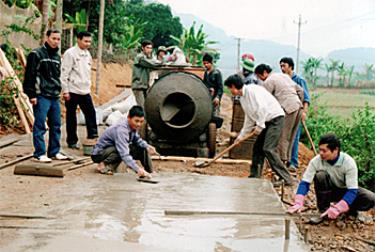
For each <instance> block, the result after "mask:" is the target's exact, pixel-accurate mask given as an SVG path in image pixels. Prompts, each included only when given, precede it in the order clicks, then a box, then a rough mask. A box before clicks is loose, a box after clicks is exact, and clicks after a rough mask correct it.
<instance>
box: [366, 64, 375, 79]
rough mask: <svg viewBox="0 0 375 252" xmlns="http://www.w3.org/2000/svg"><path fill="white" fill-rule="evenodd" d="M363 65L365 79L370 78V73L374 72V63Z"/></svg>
mask: <svg viewBox="0 0 375 252" xmlns="http://www.w3.org/2000/svg"><path fill="white" fill-rule="evenodd" d="M363 66H364V68H365V76H366V80H372V74H373V73H374V64H367V63H365V64H364V65H363Z"/></svg>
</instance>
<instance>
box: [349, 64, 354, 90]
mask: <svg viewBox="0 0 375 252" xmlns="http://www.w3.org/2000/svg"><path fill="white" fill-rule="evenodd" d="M353 72H354V66H353V65H352V66H351V67H349V68H348V69H347V74H348V79H347V81H348V87H351V86H352V84H351V82H352V77H353ZM353 86H355V84H354V85H353Z"/></svg>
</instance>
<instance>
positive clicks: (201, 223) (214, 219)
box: [0, 173, 308, 252]
mask: <svg viewBox="0 0 375 252" xmlns="http://www.w3.org/2000/svg"><path fill="white" fill-rule="evenodd" d="M155 178H156V179H157V180H159V181H160V182H159V184H146V183H140V182H137V181H136V178H135V176H134V174H116V175H114V176H104V175H97V176H92V178H91V179H93V180H95V182H93V183H92V185H91V187H89V188H87V186H86V187H85V186H82V188H80V185H79V184H73V185H72V187H71V188H70V190H69V194H66V195H64V196H62V198H64V201H63V202H64V204H60V205H58V206H55V207H53V209H50V210H49V212H48V214H49V215H53V216H55V217H56V219H53V220H36V221H33V222H32V223H33V224H32V227H33V228H28V229H20V230H19V234H20V235H19V237H18V238H17V239H16V240H15V241H13V242H12V243H11V244H10V245H9V246H7V247H6V248H1V247H0V251H7V252H8V251H167V252H168V251H205V252H206V251H256V250H258V251H293V252H294V251H307V250H308V247H307V246H305V245H304V244H303V242H302V241H300V239H299V238H298V237H297V230H296V227H295V225H294V224H293V223H292V225H291V236H290V240H289V241H286V240H285V239H284V219H283V218H282V217H278V216H276V217H272V216H260V215H249V216H246V215H225V216H217V215H215V216H206V215H199V216H165V215H164V210H197V211H204V210H207V211H232V212H234V211H237V212H259V213H261V212H267V213H269V212H274V213H284V211H285V210H284V209H283V207H282V204H281V203H280V200H279V199H278V197H277V195H276V193H275V192H274V190H273V188H272V185H271V184H270V183H269V182H268V181H265V180H261V179H247V178H246V179H241V178H231V177H220V176H204V175H197V174H189V173H178V174H176V173H160V174H156V175H155ZM67 197H68V198H67ZM30 214H31V213H30ZM29 226H30V225H29Z"/></svg>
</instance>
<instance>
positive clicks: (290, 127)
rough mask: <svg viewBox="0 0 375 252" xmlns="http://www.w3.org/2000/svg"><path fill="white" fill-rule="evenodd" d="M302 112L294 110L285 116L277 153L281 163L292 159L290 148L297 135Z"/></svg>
mask: <svg viewBox="0 0 375 252" xmlns="http://www.w3.org/2000/svg"><path fill="white" fill-rule="evenodd" d="M301 115H302V110H301V109H299V110H296V111H294V112H292V113H290V114H285V122H284V128H283V130H282V131H281V136H280V141H279V145H278V147H277V148H278V151H279V153H280V158H281V160H282V161H284V162H287V161H289V160H290V159H291V157H292V148H293V143H294V139H295V137H296V134H297V129H298V125H299V121H300V120H301Z"/></svg>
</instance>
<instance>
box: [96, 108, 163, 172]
mask: <svg viewBox="0 0 375 252" xmlns="http://www.w3.org/2000/svg"><path fill="white" fill-rule="evenodd" d="M143 122H144V112H143V109H142V107H140V106H133V107H132V108H131V109H130V110H129V113H128V117H127V119H125V120H123V121H121V122H119V123H117V124H115V125H113V126H111V127H109V128H108V129H106V130H105V131H104V133H103V134H102V136H101V137H100V138H99V140H98V142H97V144H96V145H95V147H94V150H93V153H92V155H91V159H92V160H93V161H94V162H95V163H98V167H97V171H98V172H100V173H102V174H112V173H113V172H114V171H116V170H117V167H118V166H119V165H120V163H121V161H123V162H124V163H125V164H126V165H127V166H128V167H130V168H131V169H132V170H133V171H134V172H136V173H137V174H138V176H139V177H147V178H151V175H150V173H152V161H151V157H150V155H153V154H155V155H159V154H158V153H157V152H156V150H155V148H154V147H153V146H151V145H149V144H147V142H146V141H144V140H142V139H141V138H140V136H139V134H138V130H139V129H140V128H141V126H142V124H143ZM135 159H137V160H140V161H141V163H142V166H143V167H144V168H141V167H139V166H138V165H137V163H136V162H135Z"/></svg>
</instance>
